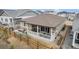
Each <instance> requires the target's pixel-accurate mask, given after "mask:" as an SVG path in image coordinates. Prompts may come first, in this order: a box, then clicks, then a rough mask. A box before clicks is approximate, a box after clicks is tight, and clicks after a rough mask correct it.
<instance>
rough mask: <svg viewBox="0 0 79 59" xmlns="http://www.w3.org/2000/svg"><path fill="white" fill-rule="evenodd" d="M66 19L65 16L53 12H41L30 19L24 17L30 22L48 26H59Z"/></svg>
mask: <svg viewBox="0 0 79 59" xmlns="http://www.w3.org/2000/svg"><path fill="white" fill-rule="evenodd" d="M65 20H66V19H65V18H64V17H60V16H57V15H53V14H40V15H37V16H35V17H31V18H28V19H23V20H22V21H25V22H26V23H29V24H35V25H41V26H47V27H57V26H58V25H60V24H61V23H63V22H64V21H65Z"/></svg>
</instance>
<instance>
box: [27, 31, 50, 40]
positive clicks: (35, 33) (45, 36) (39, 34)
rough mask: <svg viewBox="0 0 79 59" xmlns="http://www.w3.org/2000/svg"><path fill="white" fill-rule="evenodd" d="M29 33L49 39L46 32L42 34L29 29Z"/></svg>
mask: <svg viewBox="0 0 79 59" xmlns="http://www.w3.org/2000/svg"><path fill="white" fill-rule="evenodd" d="M29 33H30V34H33V35H38V36H40V37H43V38H47V39H50V38H51V35H46V34H43V33H38V34H37V32H33V31H29Z"/></svg>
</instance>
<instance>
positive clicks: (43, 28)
mask: <svg viewBox="0 0 79 59" xmlns="http://www.w3.org/2000/svg"><path fill="white" fill-rule="evenodd" d="M40 28H41V31H42V32H46V33H49V28H48V27H44V26H41V27H40Z"/></svg>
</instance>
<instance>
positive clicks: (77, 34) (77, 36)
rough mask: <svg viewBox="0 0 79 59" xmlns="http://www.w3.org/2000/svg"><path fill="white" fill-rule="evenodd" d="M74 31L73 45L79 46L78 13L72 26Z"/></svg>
mask: <svg viewBox="0 0 79 59" xmlns="http://www.w3.org/2000/svg"><path fill="white" fill-rule="evenodd" d="M72 31H73V41H72V46H73V47H75V48H79V14H78V15H76V17H75V20H74V22H73V26H72Z"/></svg>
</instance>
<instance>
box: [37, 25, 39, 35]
mask: <svg viewBox="0 0 79 59" xmlns="http://www.w3.org/2000/svg"><path fill="white" fill-rule="evenodd" d="M38 29H39V28H38V26H37V35H38Z"/></svg>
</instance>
